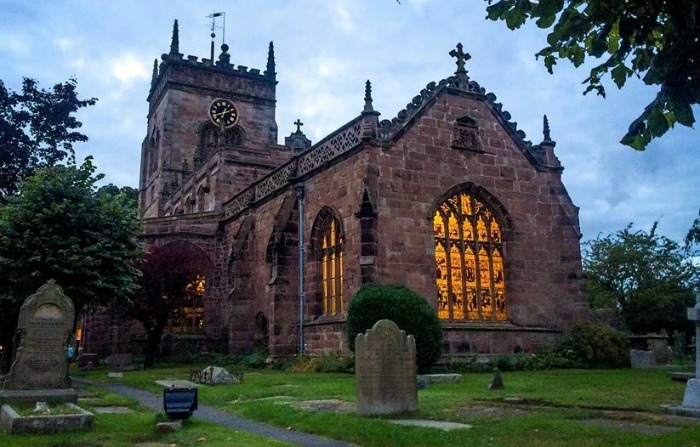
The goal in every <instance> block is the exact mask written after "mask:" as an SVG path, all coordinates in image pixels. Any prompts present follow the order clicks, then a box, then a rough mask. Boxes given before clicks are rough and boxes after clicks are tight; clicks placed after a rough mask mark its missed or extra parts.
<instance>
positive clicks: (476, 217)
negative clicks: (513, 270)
mask: <svg viewBox="0 0 700 447" xmlns="http://www.w3.org/2000/svg"><path fill="white" fill-rule="evenodd" d="M433 232H434V235H435V267H436V285H437V291H438V316H439V317H440V318H441V319H446V320H455V321H459V320H475V321H479V320H481V321H484V320H485V321H505V320H506V319H507V313H506V295H505V276H504V272H503V240H502V234H501V226H500V224H499V223H498V220H497V219H496V216H495V215H494V213H493V211H492V209H491V208H490V207H489V206H488V204H487V203H485V202H483V201H481V200H479V199H478V198H477V197H475V196H474V195H473V194H470V193H467V192H459V193H457V194H455V195H453V196H451V197H450V198H448V199H447V200H446V201H445V202H443V203H442V204H441V205H440V206H438V208H437V210H436V211H435V214H434V216H433Z"/></svg>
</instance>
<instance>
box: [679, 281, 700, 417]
mask: <svg viewBox="0 0 700 447" xmlns="http://www.w3.org/2000/svg"><path fill="white" fill-rule="evenodd" d="M695 299H696V303H695V307H689V308H688V320H690V321H693V322H695V337H696V340H697V339H700V290H698V291H696V294H695ZM683 407H685V408H692V409H695V410H697V411H698V415H699V416H700V350H699V349H697V346H696V349H695V378H694V379H689V380H688V381H687V382H686V384H685V397H684V398H683Z"/></svg>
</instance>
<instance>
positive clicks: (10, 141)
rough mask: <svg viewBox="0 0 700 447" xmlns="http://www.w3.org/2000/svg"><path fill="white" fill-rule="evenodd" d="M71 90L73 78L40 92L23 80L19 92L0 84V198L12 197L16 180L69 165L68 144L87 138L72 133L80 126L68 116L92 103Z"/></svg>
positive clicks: (70, 150) (33, 83) (70, 152)
mask: <svg viewBox="0 0 700 447" xmlns="http://www.w3.org/2000/svg"><path fill="white" fill-rule="evenodd" d="M76 88H77V82H76V80H75V79H69V80H68V81H66V82H64V83H61V84H56V85H54V86H53V89H52V90H44V89H40V88H39V87H38V83H37V82H36V81H35V80H34V79H29V78H25V79H24V82H23V83H22V91H21V92H13V91H10V90H7V89H6V88H5V84H4V83H3V82H2V81H1V80H0V198H1V197H2V196H6V195H15V194H17V192H18V188H19V182H20V180H22V179H23V178H25V177H27V176H30V175H32V174H33V173H34V171H35V170H36V169H37V168H40V167H44V166H53V165H55V164H56V163H59V162H61V161H68V162H71V163H75V160H74V158H73V157H74V152H73V143H76V142H81V141H87V137H86V136H85V135H83V134H81V133H80V132H77V131H76V130H75V129H79V128H80V127H81V126H82V123H81V122H80V121H78V120H77V119H76V118H75V117H74V116H73V114H74V113H75V112H77V111H78V110H79V109H81V108H83V107H86V106H90V105H93V104H95V102H96V101H97V100H96V99H95V98H91V99H87V100H80V99H78V96H77V92H76Z"/></svg>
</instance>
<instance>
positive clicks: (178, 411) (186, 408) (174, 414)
mask: <svg viewBox="0 0 700 447" xmlns="http://www.w3.org/2000/svg"><path fill="white" fill-rule="evenodd" d="M196 409H197V388H166V389H164V390H163V410H164V411H165V414H166V415H167V416H168V418H169V419H189V418H190V416H192V412H194V410H196Z"/></svg>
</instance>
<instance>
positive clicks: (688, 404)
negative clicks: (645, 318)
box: [661, 289, 700, 418]
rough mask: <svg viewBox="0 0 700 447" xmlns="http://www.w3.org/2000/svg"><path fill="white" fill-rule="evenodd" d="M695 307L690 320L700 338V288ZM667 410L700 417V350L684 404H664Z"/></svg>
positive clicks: (663, 406) (696, 355)
mask: <svg viewBox="0 0 700 447" xmlns="http://www.w3.org/2000/svg"><path fill="white" fill-rule="evenodd" d="M695 300H696V303H695V307H689V308H688V320H690V321H693V322H694V323H695V334H696V335H695V336H696V337H697V338H699V339H700V289H698V290H697V291H696V294H695ZM661 408H662V409H663V410H665V411H668V412H671V413H674V414H681V415H684V416H693V417H696V418H700V350H698V349H696V350H695V377H694V378H690V379H688V381H687V382H686V384H685V395H684V397H683V404H682V405H662V406H661Z"/></svg>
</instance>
